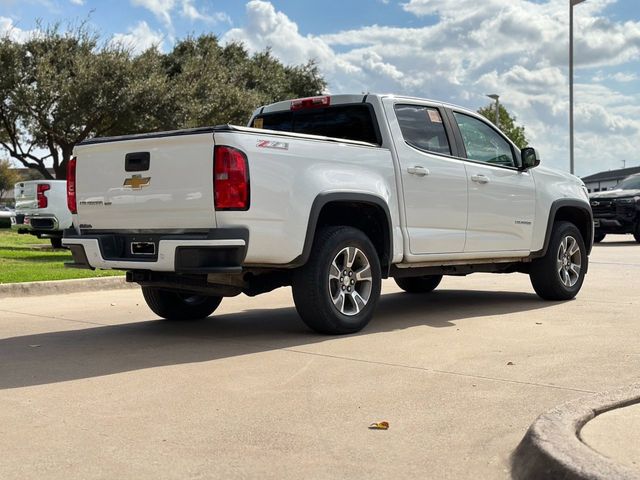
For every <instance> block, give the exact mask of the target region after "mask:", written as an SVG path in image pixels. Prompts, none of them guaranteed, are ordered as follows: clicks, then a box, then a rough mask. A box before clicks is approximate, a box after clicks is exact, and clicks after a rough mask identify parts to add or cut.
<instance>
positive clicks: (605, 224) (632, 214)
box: [589, 174, 640, 242]
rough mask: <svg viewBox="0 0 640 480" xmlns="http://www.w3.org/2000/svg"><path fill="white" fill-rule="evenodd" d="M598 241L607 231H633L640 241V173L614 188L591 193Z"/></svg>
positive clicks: (596, 239)
mask: <svg viewBox="0 0 640 480" xmlns="http://www.w3.org/2000/svg"><path fill="white" fill-rule="evenodd" d="M589 198H590V201H591V209H592V210H593V222H594V224H595V228H596V230H595V238H594V240H595V241H596V242H601V241H602V239H603V238H604V237H605V235H606V234H607V233H632V234H633V236H634V237H635V239H636V241H637V242H640V174H636V175H631V176H630V177H627V178H625V179H624V180H622V181H621V182H620V183H619V184H618V185H616V186H615V188H614V189H613V190H609V191H606V192H598V193H593V194H591V195H590V197H589Z"/></svg>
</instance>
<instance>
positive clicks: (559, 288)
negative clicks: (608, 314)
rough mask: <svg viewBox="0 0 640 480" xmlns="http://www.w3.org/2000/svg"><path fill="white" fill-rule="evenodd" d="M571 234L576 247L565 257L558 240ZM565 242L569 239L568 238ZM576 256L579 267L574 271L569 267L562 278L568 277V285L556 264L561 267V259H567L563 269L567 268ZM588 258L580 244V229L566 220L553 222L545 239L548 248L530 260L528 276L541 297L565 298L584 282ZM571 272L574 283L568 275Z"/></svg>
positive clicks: (562, 266)
mask: <svg viewBox="0 0 640 480" xmlns="http://www.w3.org/2000/svg"><path fill="white" fill-rule="evenodd" d="M570 238H573V240H574V241H575V244H576V245H577V247H578V249H579V251H576V252H575V254H574V255H572V256H571V257H570V258H569V259H567V258H566V257H565V255H563V254H562V250H561V244H562V242H563V240H564V239H570ZM568 241H569V243H571V242H570V240H568ZM578 259H579V261H580V268H579V272H578V273H577V274H576V273H575V272H574V271H572V272H573V273H572V274H569V273H566V276H565V281H566V279H567V278H568V279H569V281H568V282H567V283H569V284H570V285H567V284H566V283H565V281H563V278H562V277H561V275H562V273H561V272H560V271H559V270H560V268H562V270H565V266H564V265H565V264H564V263H560V264H559V263H558V262H563V261H566V262H567V266H566V272H569V271H570V265H571V264H574V265H575V264H576V263H574V262H577V261H578ZM588 262H589V258H588V257H587V249H586V248H585V245H584V240H583V239H582V235H581V234H580V230H578V228H577V227H576V226H575V225H574V224H573V223H570V222H556V223H555V224H554V226H553V231H552V232H551V239H550V241H549V248H548V249H547V253H546V254H545V256H544V257H542V258H539V259H536V260H534V261H533V262H532V264H531V271H530V273H529V276H530V278H531V284H532V285H533V288H534V290H535V291H536V293H537V294H538V295H539V296H540V297H542V298H544V299H545V300H569V299H571V298H573V297H575V296H576V295H577V294H578V292H579V291H580V288H581V287H582V283H583V282H584V276H585V273H586V271H587V268H588ZM574 274H575V276H576V278H575V283H572V282H573V278H572V276H573V275H574Z"/></svg>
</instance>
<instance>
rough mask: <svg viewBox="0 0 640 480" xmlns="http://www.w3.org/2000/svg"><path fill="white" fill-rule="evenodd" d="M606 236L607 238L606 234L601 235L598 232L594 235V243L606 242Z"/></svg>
mask: <svg viewBox="0 0 640 480" xmlns="http://www.w3.org/2000/svg"><path fill="white" fill-rule="evenodd" d="M606 236H607V234H606V233H600V232H598V231H597V230H596V233H595V234H594V235H593V241H594V243H600V242H601V241H602V240H604V237H606Z"/></svg>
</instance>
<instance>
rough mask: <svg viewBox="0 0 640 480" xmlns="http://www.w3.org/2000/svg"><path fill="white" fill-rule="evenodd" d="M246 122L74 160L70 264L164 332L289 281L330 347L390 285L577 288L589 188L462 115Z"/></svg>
mask: <svg viewBox="0 0 640 480" xmlns="http://www.w3.org/2000/svg"><path fill="white" fill-rule="evenodd" d="M249 125H250V126H251V127H235V126H228V125H227V126H220V127H210V128H197V129H192V130H181V131H177V132H163V133H153V134H142V135H130V136H124V137H113V138H96V139H92V140H88V141H85V142H83V143H82V144H80V145H79V146H77V147H76V148H75V151H74V155H75V158H74V159H72V161H71V162H70V164H69V171H68V176H67V179H68V202H69V208H70V210H71V211H72V212H73V217H74V227H73V229H70V230H68V231H67V232H66V233H65V238H64V242H63V243H64V244H65V245H67V246H68V247H69V248H70V249H71V252H72V254H73V259H74V263H73V264H72V265H70V266H72V267H80V268H104V269H121V270H126V271H127V280H128V281H130V282H137V283H139V284H140V285H141V286H142V292H143V294H144V297H145V299H146V301H147V304H148V305H149V307H150V308H151V309H152V310H153V311H154V312H155V313H156V314H158V315H159V316H161V317H164V318H176V319H195V318H204V317H207V316H208V315H210V314H211V313H212V312H213V311H214V310H215V309H216V308H217V307H218V305H219V304H220V302H221V300H222V298H223V297H226V296H234V295H238V294H240V293H245V294H247V295H250V296H253V295H257V294H260V293H263V292H267V291H270V290H273V289H275V288H278V287H281V286H287V285H291V286H292V290H293V298H294V301H295V305H296V308H297V310H298V312H299V314H300V316H301V317H302V319H303V320H304V321H305V322H306V324H307V325H308V326H309V327H311V328H312V329H314V330H316V331H318V332H323V333H328V334H344V333H351V332H356V331H358V330H360V329H361V328H363V327H364V326H365V325H366V324H367V323H368V322H369V320H370V319H371V317H372V315H373V312H374V309H375V306H376V303H377V301H378V298H379V296H380V289H381V280H382V279H383V278H387V277H393V278H394V279H395V281H396V283H397V284H398V285H399V286H400V287H401V288H402V289H404V290H406V291H407V292H410V293H427V292H430V291H432V290H434V289H435V288H436V287H437V286H438V284H439V283H440V280H441V279H442V276H443V275H467V274H470V273H474V272H496V273H511V272H522V273H526V274H528V275H529V276H530V278H531V282H532V284H533V288H534V289H535V291H536V292H537V293H538V295H540V296H541V297H542V298H544V299H549V300H566V299H570V298H572V297H574V296H575V295H576V294H577V293H578V291H579V290H580V288H581V286H582V283H583V281H584V277H585V273H586V272H587V262H588V255H589V252H590V250H591V245H592V241H593V219H592V214H591V207H590V206H589V198H588V192H587V190H586V188H585V187H584V184H583V183H582V181H581V180H580V179H579V178H576V177H574V176H572V175H569V174H567V173H563V172H559V171H554V170H551V169H547V168H544V167H538V164H539V160H538V157H537V154H536V151H535V150H534V149H532V148H525V149H523V150H520V149H518V148H517V147H516V146H515V145H514V144H513V143H512V142H511V141H510V140H509V139H508V138H507V137H506V136H505V135H504V134H503V133H502V132H501V131H500V130H498V129H496V128H495V126H494V125H493V124H491V123H490V122H488V121H487V120H486V119H484V118H483V117H481V116H479V115H477V114H476V113H474V112H472V111H469V110H466V109H464V108H461V107H456V106H453V105H448V104H443V103H441V102H437V101H431V100H422V99H417V98H409V97H399V96H392V95H333V96H325V97H314V98H306V99H297V100H292V101H285V102H279V103H275V104H272V105H267V106H264V107H261V108H259V109H258V110H256V112H255V113H254V115H253V117H252V119H251V120H250V124H249Z"/></svg>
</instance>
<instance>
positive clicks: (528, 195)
mask: <svg viewBox="0 0 640 480" xmlns="http://www.w3.org/2000/svg"><path fill="white" fill-rule="evenodd" d="M450 118H451V120H452V123H453V124H454V128H456V127H457V128H458V129H459V130H458V132H456V134H458V133H459V134H460V137H461V141H462V143H463V146H464V150H465V156H466V158H467V162H466V171H467V182H468V186H469V217H468V226H467V241H466V245H465V249H464V251H465V252H469V253H473V252H478V253H483V252H503V251H527V252H528V251H529V249H530V247H531V238H532V234H533V221H534V216H535V184H534V181H533V177H532V176H531V174H530V173H529V172H526V171H520V170H518V168H517V166H518V162H519V160H518V157H517V156H516V151H515V148H514V147H513V145H512V144H511V143H510V142H509V141H508V140H507V139H506V138H505V137H504V135H503V134H502V133H500V132H498V131H497V130H496V129H495V127H494V126H493V125H491V124H490V123H489V122H487V121H484V120H483V119H480V118H478V117H476V116H472V115H469V114H467V113H464V112H459V111H455V110H453V111H452V114H451V115H450Z"/></svg>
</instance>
